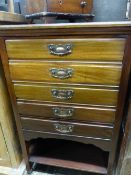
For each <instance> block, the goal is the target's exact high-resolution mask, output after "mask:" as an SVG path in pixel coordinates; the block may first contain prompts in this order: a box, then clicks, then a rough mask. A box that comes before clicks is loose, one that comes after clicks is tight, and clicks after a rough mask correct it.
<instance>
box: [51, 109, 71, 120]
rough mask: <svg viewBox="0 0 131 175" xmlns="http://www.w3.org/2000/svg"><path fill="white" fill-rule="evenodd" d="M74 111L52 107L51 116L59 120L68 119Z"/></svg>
mask: <svg viewBox="0 0 131 175" xmlns="http://www.w3.org/2000/svg"><path fill="white" fill-rule="evenodd" d="M73 113H74V109H72V108H61V107H54V108H53V114H54V115H55V116H56V117H60V118H63V119H64V118H70V117H72V116H73Z"/></svg>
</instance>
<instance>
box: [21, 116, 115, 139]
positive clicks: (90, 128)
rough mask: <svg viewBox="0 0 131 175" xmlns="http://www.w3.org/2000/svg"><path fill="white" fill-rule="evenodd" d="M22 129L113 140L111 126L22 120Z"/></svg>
mask: <svg viewBox="0 0 131 175" xmlns="http://www.w3.org/2000/svg"><path fill="white" fill-rule="evenodd" d="M21 122H22V127H23V129H25V130H33V131H40V132H47V133H53V134H62V135H70V136H77V137H85V138H90V137H91V138H101V139H107V140H108V139H109V140H110V139H111V138H112V129H113V127H112V126H110V125H96V124H85V123H75V122H63V121H61V122H60V121H59V122H58V121H53V120H40V119H31V118H24V117H22V118H21Z"/></svg>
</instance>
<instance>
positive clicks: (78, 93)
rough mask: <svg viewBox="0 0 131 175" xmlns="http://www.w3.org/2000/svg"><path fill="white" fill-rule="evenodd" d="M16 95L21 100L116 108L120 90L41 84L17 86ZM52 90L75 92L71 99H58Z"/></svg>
mask: <svg viewBox="0 0 131 175" xmlns="http://www.w3.org/2000/svg"><path fill="white" fill-rule="evenodd" d="M14 88H15V94H16V97H17V98H19V99H28V100H41V101H42V100H43V101H52V102H65V103H83V104H94V105H111V106H116V103H117V95H118V90H112V89H102V88H101V89H100V88H92V87H88V86H87V87H80V86H74V87H73V86H62V85H61V86H59V85H52V86H50V85H41V84H15V85H14ZM52 90H58V91H60V90H64V91H69V90H71V91H73V96H72V98H70V99H65V100H64V99H57V98H55V97H53V96H52V93H51V91H52Z"/></svg>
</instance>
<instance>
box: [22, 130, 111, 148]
mask: <svg viewBox="0 0 131 175" xmlns="http://www.w3.org/2000/svg"><path fill="white" fill-rule="evenodd" d="M23 134H24V138H25V140H26V141H30V140H31V139H37V138H43V139H47V138H49V139H59V140H61V139H62V140H63V139H64V140H68V141H76V142H81V143H84V144H93V145H95V146H97V147H100V148H101V149H102V150H104V151H110V147H111V140H108V139H106V140H104V139H97V138H96V139H95V138H91V137H89V138H87V137H86V138H84V137H74V136H73V135H68V136H67V135H62V134H58V133H53V134H52V133H46V132H39V131H31V130H30V131H29V130H23Z"/></svg>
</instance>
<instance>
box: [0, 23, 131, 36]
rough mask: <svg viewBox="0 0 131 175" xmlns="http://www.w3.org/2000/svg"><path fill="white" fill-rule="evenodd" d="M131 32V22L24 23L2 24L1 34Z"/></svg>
mask: <svg viewBox="0 0 131 175" xmlns="http://www.w3.org/2000/svg"><path fill="white" fill-rule="evenodd" d="M86 34H87V35H88V34H89V35H90V34H131V22H129V21H125V22H89V23H59V24H26V25H25V24H22V25H2V26H0V36H14V37H15V36H47V35H49V36H51V35H52V36H53V35H86Z"/></svg>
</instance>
